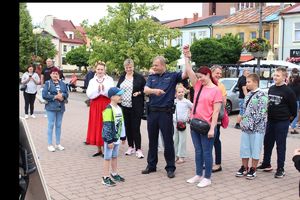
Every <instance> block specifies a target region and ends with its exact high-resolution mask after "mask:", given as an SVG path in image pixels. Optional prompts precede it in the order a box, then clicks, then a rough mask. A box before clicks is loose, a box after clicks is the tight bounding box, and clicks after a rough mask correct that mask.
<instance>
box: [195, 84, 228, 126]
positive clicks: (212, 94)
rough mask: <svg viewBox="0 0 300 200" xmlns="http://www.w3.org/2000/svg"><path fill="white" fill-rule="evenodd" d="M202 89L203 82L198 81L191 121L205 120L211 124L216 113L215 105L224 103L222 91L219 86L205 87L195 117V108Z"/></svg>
mask: <svg viewBox="0 0 300 200" xmlns="http://www.w3.org/2000/svg"><path fill="white" fill-rule="evenodd" d="M200 88H201V81H199V80H198V81H197V83H196V84H195V87H194V89H195V94H194V104H193V109H192V112H191V119H192V118H199V119H203V120H205V121H207V122H208V123H209V124H210V123H211V120H212V115H213V112H214V104H215V103H221V102H222V93H221V91H220V89H219V88H218V86H215V87H212V88H208V87H206V86H203V88H202V91H201V94H200V97H199V100H198V105H197V109H196V113H195V115H193V112H194V107H195V105H196V98H197V95H198V92H199V90H200Z"/></svg>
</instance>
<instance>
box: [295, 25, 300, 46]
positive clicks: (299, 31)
mask: <svg viewBox="0 0 300 200" xmlns="http://www.w3.org/2000/svg"><path fill="white" fill-rule="evenodd" d="M294 31H295V38H294V41H300V22H296V23H295V26H294Z"/></svg>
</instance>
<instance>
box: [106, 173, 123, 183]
mask: <svg viewBox="0 0 300 200" xmlns="http://www.w3.org/2000/svg"><path fill="white" fill-rule="evenodd" d="M110 175H111V177H112V178H113V179H114V180H115V181H118V182H124V181H125V178H123V177H122V176H120V175H119V174H117V175H115V176H114V175H112V174H110Z"/></svg>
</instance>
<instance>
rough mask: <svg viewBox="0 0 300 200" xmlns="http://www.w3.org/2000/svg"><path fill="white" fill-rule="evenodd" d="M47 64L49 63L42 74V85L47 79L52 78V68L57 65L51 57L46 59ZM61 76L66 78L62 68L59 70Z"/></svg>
mask: <svg viewBox="0 0 300 200" xmlns="http://www.w3.org/2000/svg"><path fill="white" fill-rule="evenodd" d="M46 65H47V67H46V68H44V69H43V71H42V74H41V85H42V86H43V85H44V84H45V82H46V81H48V80H50V79H51V77H50V73H51V69H52V68H53V67H55V66H54V65H53V61H52V59H51V58H48V59H47V60H46ZM59 78H60V79H61V78H64V75H63V73H62V71H61V70H59Z"/></svg>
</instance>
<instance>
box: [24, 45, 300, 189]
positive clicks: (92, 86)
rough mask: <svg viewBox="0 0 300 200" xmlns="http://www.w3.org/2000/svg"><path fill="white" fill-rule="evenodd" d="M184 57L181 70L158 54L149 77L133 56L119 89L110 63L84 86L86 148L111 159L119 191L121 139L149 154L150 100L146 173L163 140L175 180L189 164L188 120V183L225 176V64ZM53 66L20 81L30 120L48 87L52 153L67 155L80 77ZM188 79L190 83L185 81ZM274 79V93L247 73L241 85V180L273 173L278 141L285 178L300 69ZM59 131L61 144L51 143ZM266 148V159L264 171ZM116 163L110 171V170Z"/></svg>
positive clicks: (131, 149) (99, 66)
mask: <svg viewBox="0 0 300 200" xmlns="http://www.w3.org/2000/svg"><path fill="white" fill-rule="evenodd" d="M183 55H184V58H185V69H184V70H183V71H180V72H170V71H168V70H167V68H166V59H165V58H164V57H163V56H157V57H155V58H154V59H153V61H152V67H151V70H152V72H151V74H150V75H149V76H148V78H147V80H145V78H144V77H143V76H142V75H141V74H139V73H138V72H136V71H135V70H134V61H133V60H132V59H126V60H125V61H124V64H123V66H124V73H123V74H122V75H121V76H120V78H119V79H118V82H117V84H116V86H115V84H114V81H113V78H112V77H111V76H109V75H108V74H107V73H106V64H105V63H104V62H101V61H100V62H97V63H96V64H95V66H94V70H95V72H94V70H90V72H89V73H88V75H87V76H86V79H89V80H88V81H85V87H86V95H87V97H88V100H89V119H88V123H87V134H86V139H85V141H84V143H85V144H86V145H94V146H96V147H97V151H96V152H95V153H94V154H93V157H96V156H102V157H103V158H104V164H103V177H102V183H103V184H104V185H106V186H114V185H116V183H115V181H117V182H124V181H125V178H123V177H121V176H120V175H119V174H118V169H117V157H118V151H119V144H120V141H121V140H122V143H123V144H124V143H125V140H127V144H128V149H127V151H126V152H125V155H127V156H130V155H132V154H135V155H136V157H137V158H138V159H142V158H144V157H145V156H144V152H143V150H142V146H141V140H142V137H141V131H140V125H141V119H142V114H143V112H144V106H145V105H144V100H145V97H146V96H147V98H148V99H149V100H148V101H147V103H146V112H147V132H148V140H149V146H148V152H147V166H146V167H145V169H144V170H142V171H141V173H142V174H150V173H154V172H156V170H157V163H158V150H159V148H158V147H159V138H161V139H162V141H163V142H162V143H163V146H164V157H165V161H166V166H165V170H166V175H167V177H169V178H174V177H175V171H176V164H182V163H184V162H185V161H186V160H185V157H186V156H187V153H186V142H187V141H186V140H187V133H188V131H187V129H186V128H187V123H190V124H191V130H190V132H191V138H192V143H193V145H194V150H195V176H193V177H191V178H190V179H188V180H187V181H186V182H187V183H197V186H198V187H200V188H202V187H207V186H209V185H211V184H212V180H211V176H212V173H215V172H219V171H222V166H221V160H222V159H221V158H222V153H221V152H222V151H221V149H222V148H221V141H220V127H221V125H222V117H221V118H220V114H221V113H223V112H226V110H225V106H226V96H227V94H226V88H225V86H224V85H223V84H222V83H221V82H220V81H219V79H220V78H221V77H222V67H221V66H219V65H213V66H212V67H211V68H208V67H206V66H200V68H199V69H198V70H197V71H196V72H194V71H193V69H192V67H191V57H192V55H191V51H190V48H189V46H188V45H186V46H184V48H183ZM46 64H47V67H46V68H45V69H44V70H42V72H41V73H40V74H41V78H40V77H39V74H38V73H36V72H34V67H33V66H31V65H30V66H28V68H27V72H26V73H24V74H23V76H22V79H21V83H22V84H25V85H27V88H26V89H25V91H24V99H25V118H29V115H28V114H29V113H28V109H29V107H30V116H31V117H32V118H35V116H34V114H33V113H34V100H35V95H36V93H37V90H38V89H37V86H38V85H39V84H41V87H42V88H43V89H42V97H43V98H44V99H45V100H46V101H47V103H46V104H45V110H46V113H47V118H48V129H47V135H48V150H49V151H51V152H54V151H56V149H57V150H64V147H63V146H62V145H61V143H60V137H61V125H62V118H63V114H64V112H65V104H66V103H68V92H69V91H71V90H72V87H74V85H76V81H77V77H76V75H75V74H73V76H72V79H71V81H70V82H69V83H67V84H66V83H65V82H64V81H62V78H63V74H62V71H61V70H59V68H57V67H54V65H53V62H52V60H51V59H47V61H46ZM39 70H40V69H39ZM187 79H188V80H189V83H188V82H185V81H186V80H187ZM273 80H274V85H272V86H271V87H270V88H269V91H268V94H266V93H264V92H263V91H261V90H260V89H259V76H258V75H256V74H253V73H250V71H249V70H247V69H245V70H244V71H243V75H242V76H241V77H240V78H239V80H238V87H239V104H240V113H239V115H238V118H237V122H236V124H235V128H237V129H241V139H240V158H241V161H242V162H241V163H242V165H241V167H240V169H238V170H237V172H236V174H235V175H236V177H246V178H247V179H254V178H255V177H256V176H257V175H256V171H257V170H262V171H270V170H272V166H271V155H272V150H273V147H274V144H275V142H276V146H277V148H276V150H277V169H276V173H275V178H282V177H284V176H285V170H284V163H285V156H286V138H287V134H288V131H289V126H291V133H292V134H297V133H298V132H297V131H296V125H297V121H298V117H299V102H300V75H299V71H298V70H297V69H293V70H292V73H291V74H290V75H288V72H287V70H286V69H285V68H282V67H279V68H277V69H276V70H275V72H274V76H273ZM186 83H187V84H186ZM184 85H188V86H189V85H191V86H192V89H193V92H194V95H193V98H192V99H187V98H186V94H187V93H188V92H187V91H188V89H191V88H187V87H185V86H184ZM224 116H226V115H224ZM223 118H224V117H223ZM54 127H55V135H56V141H55V142H56V143H55V144H56V145H53V142H52V132H53V129H54ZM213 147H214V148H215V155H214V162H213V153H212V152H213ZM262 150H263V160H262V163H261V165H259V166H258V164H259V158H260V155H261V152H262ZM297 152H298V151H297ZM295 154H296V153H295ZM298 154H299V153H298ZM298 154H297V155H298ZM296 157H297V156H296ZM297 158H298V157H297ZM250 159H251V162H250V164H249V160H250ZM297 162H298V161H297ZM213 163H214V164H213ZM110 165H111V173H109V171H110V170H109V169H110ZM249 166H250V167H249ZM295 166H296V164H295ZM297 166H299V165H297ZM110 177H112V179H113V180H112V179H111V178H110Z"/></svg>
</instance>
